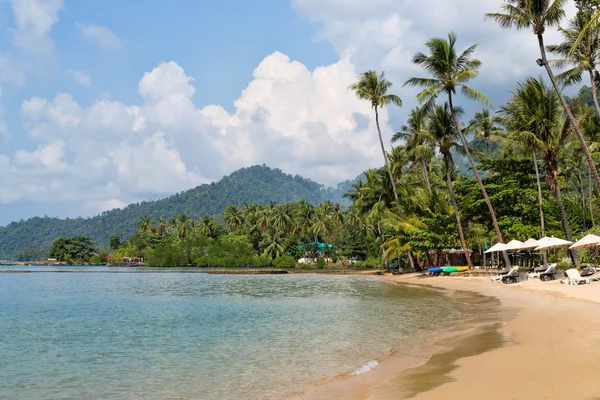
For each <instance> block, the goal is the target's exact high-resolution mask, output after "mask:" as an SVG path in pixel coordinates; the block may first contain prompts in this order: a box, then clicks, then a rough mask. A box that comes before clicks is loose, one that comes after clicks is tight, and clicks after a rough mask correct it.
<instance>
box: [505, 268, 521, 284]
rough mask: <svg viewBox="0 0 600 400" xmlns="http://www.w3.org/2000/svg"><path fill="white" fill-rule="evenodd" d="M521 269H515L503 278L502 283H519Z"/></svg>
mask: <svg viewBox="0 0 600 400" xmlns="http://www.w3.org/2000/svg"><path fill="white" fill-rule="evenodd" d="M518 269H519V267H516V268H514V269H513V270H512V271H510V272H509V273H508V274H506V275H504V276H502V283H517V281H518V280H519V271H518Z"/></svg>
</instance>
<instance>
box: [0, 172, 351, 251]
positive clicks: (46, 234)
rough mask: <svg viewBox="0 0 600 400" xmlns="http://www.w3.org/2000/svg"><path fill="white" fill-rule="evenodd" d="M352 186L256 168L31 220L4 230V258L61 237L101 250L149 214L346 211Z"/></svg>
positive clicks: (0, 230) (0, 239)
mask: <svg viewBox="0 0 600 400" xmlns="http://www.w3.org/2000/svg"><path fill="white" fill-rule="evenodd" d="M359 176H360V175H359ZM357 178H358V177H357ZM354 182H356V179H354V180H346V181H344V182H341V183H339V184H338V185H337V187H336V188H332V187H328V188H325V187H324V185H322V184H319V183H317V182H314V181H312V180H311V179H306V178H303V177H301V176H300V175H294V176H292V175H291V174H286V173H284V172H283V171H281V170H280V169H277V168H274V169H273V168H269V167H268V166H266V165H264V164H263V165H254V166H251V167H246V168H241V169H239V170H236V171H234V172H232V173H231V174H229V175H226V176H224V177H223V178H222V179H220V180H219V181H216V182H211V183H207V184H203V185H200V186H197V187H195V188H192V189H188V190H186V191H182V192H179V193H175V194H173V195H171V196H168V197H165V198H163V199H158V200H151V201H142V202H138V203H132V204H129V205H128V206H126V207H124V208H117V209H113V210H110V211H104V212H102V213H101V214H98V215H95V216H92V217H87V218H82V217H78V218H64V219H62V218H50V217H32V218H29V219H27V220H21V221H19V222H11V223H9V224H7V225H6V226H0V259H2V258H13V257H15V256H17V255H18V254H23V253H40V254H41V253H42V252H43V248H44V247H45V246H49V245H50V244H51V243H52V241H53V240H55V239H56V238H58V237H61V236H75V235H83V236H90V237H91V238H92V239H93V240H94V242H95V243H96V244H97V245H100V244H104V243H106V242H107V241H108V237H109V236H110V235H112V234H118V235H120V236H121V237H122V238H124V237H127V236H129V235H131V234H132V233H134V232H135V231H136V230H137V224H138V222H139V220H140V219H141V218H142V217H143V216H145V215H149V216H150V217H152V218H153V219H157V218H159V217H164V218H172V217H175V216H177V215H179V214H186V215H187V216H188V217H191V218H199V217H201V216H203V215H212V216H218V215H220V214H221V213H222V212H223V210H224V209H225V207H226V206H227V205H229V204H237V205H243V204H244V203H260V204H266V203H268V202H269V201H273V202H275V203H289V202H296V201H300V200H305V201H307V202H309V203H311V204H313V205H317V204H320V203H322V202H325V201H327V200H330V201H333V202H339V203H340V204H342V205H345V206H347V205H349V202H348V200H347V199H344V198H343V195H344V194H345V193H346V192H347V191H348V190H349V189H350V188H351V186H352V184H354ZM21 258H23V257H21Z"/></svg>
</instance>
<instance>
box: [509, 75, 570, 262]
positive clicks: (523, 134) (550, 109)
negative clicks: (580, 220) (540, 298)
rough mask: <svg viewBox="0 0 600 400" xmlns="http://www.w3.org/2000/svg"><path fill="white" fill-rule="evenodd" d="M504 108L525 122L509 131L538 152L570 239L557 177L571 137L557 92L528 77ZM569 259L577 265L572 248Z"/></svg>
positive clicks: (540, 81)
mask: <svg viewBox="0 0 600 400" xmlns="http://www.w3.org/2000/svg"><path fill="white" fill-rule="evenodd" d="M506 110H509V111H508V114H509V115H511V117H514V118H516V119H518V120H519V119H520V120H522V121H527V122H528V124H527V125H526V126H525V125H523V126H522V127H521V128H526V129H523V130H520V131H517V132H513V133H512V134H513V135H515V136H516V137H517V139H516V140H517V141H520V142H521V143H526V144H527V145H528V146H530V147H531V148H532V150H533V151H537V152H539V153H540V154H542V158H543V160H544V164H545V167H546V182H547V183H548V185H549V186H550V189H551V190H552V193H553V194H554V198H555V199H556V203H557V205H558V209H559V213H560V219H561V222H562V226H563V231H564V233H565V236H566V238H567V240H570V241H572V239H573V238H572V236H571V230H570V228H569V221H568V220H567V213H566V212H565V206H564V202H563V198H562V192H561V188H560V183H559V179H558V166H559V159H560V155H561V153H562V152H563V148H564V145H565V144H566V143H567V141H568V140H569V137H570V136H571V129H569V127H570V125H569V122H568V121H567V120H565V118H564V117H563V113H562V110H561V105H560V100H559V98H558V95H557V93H556V92H555V91H554V90H553V89H550V88H548V87H546V85H545V84H544V81H542V80H541V79H534V78H528V79H527V80H526V81H525V83H522V84H519V86H518V88H517V90H516V91H515V92H514V94H513V97H512V99H511V100H510V102H509V104H508V105H507V106H506ZM571 258H572V259H573V263H574V264H575V266H577V267H579V258H578V257H577V251H576V250H571Z"/></svg>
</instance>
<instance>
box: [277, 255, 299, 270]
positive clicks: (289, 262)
mask: <svg viewBox="0 0 600 400" xmlns="http://www.w3.org/2000/svg"><path fill="white" fill-rule="evenodd" d="M273 266H274V267H275V268H294V267H295V266H296V259H295V258H294V257H292V256H279V257H277V258H276V259H274V260H273Z"/></svg>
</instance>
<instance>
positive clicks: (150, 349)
mask: <svg viewBox="0 0 600 400" xmlns="http://www.w3.org/2000/svg"><path fill="white" fill-rule="evenodd" d="M3 269H4V270H7V269H11V267H3ZM18 269H23V267H19V268H18ZM30 269H31V270H36V269H37V267H31V268H30ZM104 270H106V268H104ZM109 272H110V271H107V272H106V273H104V272H96V273H0V337H1V338H2V340H0V399H32V400H33V399H215V400H219V399H280V398H285V397H286V396H291V395H293V394H295V393H298V392H300V391H302V390H303V388H306V387H308V386H310V385H313V384H315V383H316V382H319V381H322V380H324V379H327V378H332V377H336V376H340V375H345V374H357V373H361V372H365V371H368V370H369V369H370V368H373V367H376V366H377V362H378V361H381V360H382V359H384V358H385V357H387V356H388V355H389V354H391V353H392V352H396V353H398V352H399V353H401V352H402V351H403V349H407V348H408V347H410V346H413V345H415V343H418V342H419V341H421V340H423V338H426V337H428V335H432V334H433V332H434V331H436V330H439V329H444V328H449V329H451V328H452V327H453V325H454V324H457V323H458V322H459V321H461V318H462V316H461V312H460V311H459V310H460V307H458V305H457V304H455V303H453V300H451V299H449V298H448V297H446V296H444V295H442V294H439V293H436V292H434V291H431V290H424V289H420V288H412V287H408V286H400V285H394V284H390V283H387V282H384V281H383V279H381V278H378V277H366V276H351V275H346V276H337V275H334V276H330V275H313V274H298V275H296V274H293V275H208V274H191V273H185V272H172V273H153V272H147V273H109Z"/></svg>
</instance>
